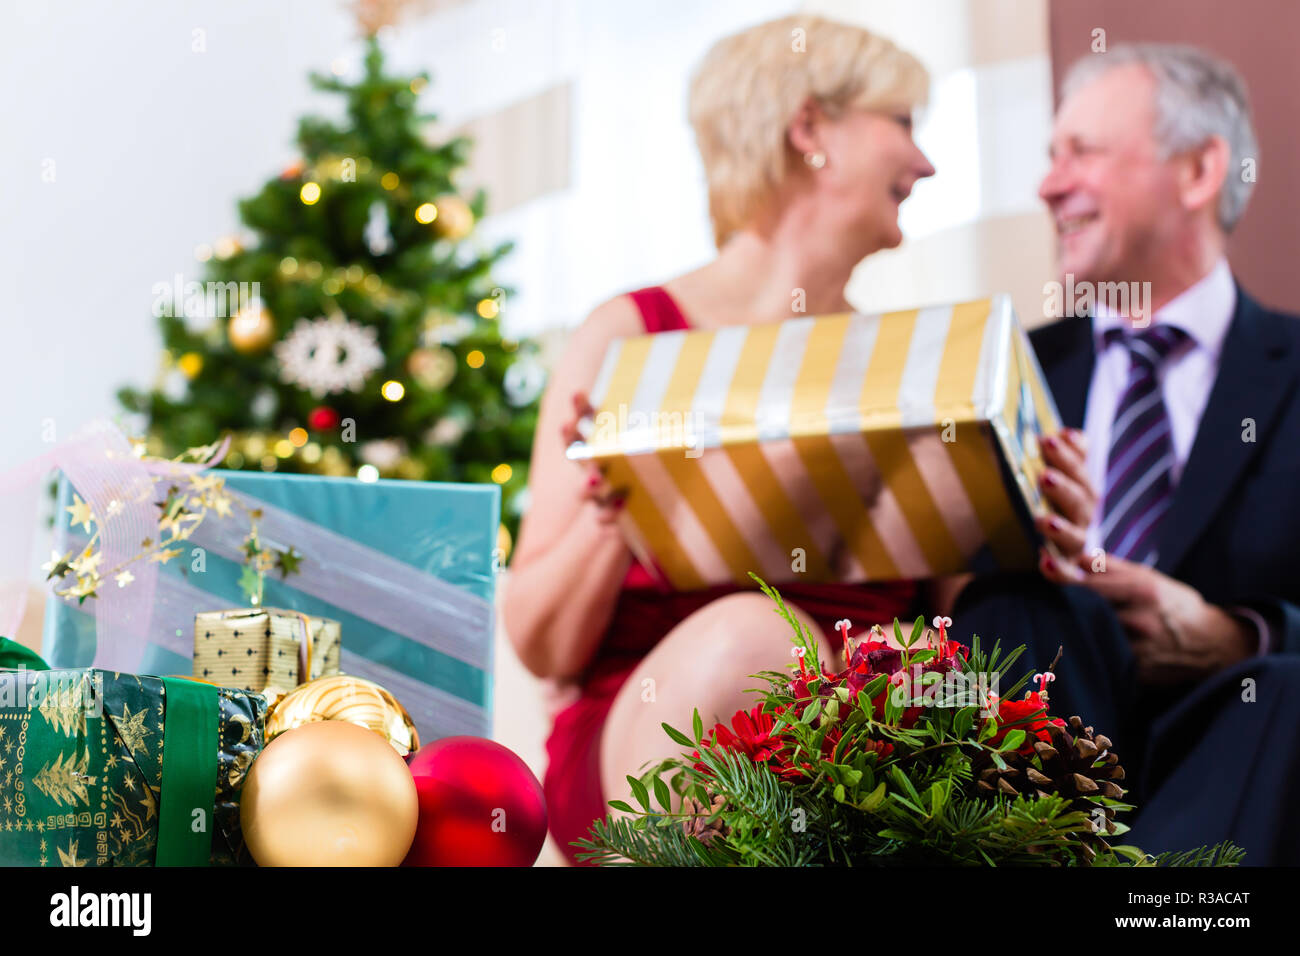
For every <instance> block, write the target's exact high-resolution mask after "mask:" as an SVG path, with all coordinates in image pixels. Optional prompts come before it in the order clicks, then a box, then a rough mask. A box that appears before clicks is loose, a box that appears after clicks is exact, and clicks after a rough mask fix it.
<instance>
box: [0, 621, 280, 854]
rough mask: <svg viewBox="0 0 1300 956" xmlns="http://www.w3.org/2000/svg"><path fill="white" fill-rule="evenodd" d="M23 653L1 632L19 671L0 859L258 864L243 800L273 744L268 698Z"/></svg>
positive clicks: (0, 769)
mask: <svg viewBox="0 0 1300 956" xmlns="http://www.w3.org/2000/svg"><path fill="white" fill-rule="evenodd" d="M14 648H15V645H13V644H12V643H10V642H8V641H5V640H4V639H3V638H0V666H4V665H5V664H6V663H7V664H10V665H13V666H17V667H18V669H15V670H4V671H0V864H2V865H6V866H151V865H159V866H169V865H170V866H201V865H205V864H209V863H210V864H213V865H231V864H247V863H251V862H252V861H251V858H250V857H249V856H248V853H247V851H246V850H245V848H244V844H243V837H242V835H241V833H240V829H239V802H238V800H239V790H240V787H241V786H242V784H243V781H244V777H245V775H246V774H247V772H248V768H249V767H250V766H251V765H252V763H253V758H254V757H256V756H257V754H258V752H259V751H260V750H261V748H262V746H263V742H264V721H265V715H266V703H265V701H264V700H263V699H262V698H261V697H258V696H256V695H253V694H249V693H246V692H244V691H241V690H234V689H230V688H224V687H216V686H215V685H211V684H206V683H203V682H200V681H195V680H190V679H187V678H163V677H146V676H137V675H134V674H121V673H114V672H111V671H102V670H95V669H79V670H41V669H34V665H33V664H32V663H31V662H29V661H27V660H20V659H19V658H18V657H17V655H16V653H14ZM38 660H39V659H38ZM40 666H43V665H40Z"/></svg>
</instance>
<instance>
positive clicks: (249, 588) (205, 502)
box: [41, 442, 302, 604]
mask: <svg viewBox="0 0 1300 956" xmlns="http://www.w3.org/2000/svg"><path fill="white" fill-rule="evenodd" d="M216 449H217V446H216V445H215V444H213V445H204V446H200V447H197V448H190V449H187V450H186V451H185V452H184V453H182V454H180V455H178V456H177V457H176V458H173V459H171V461H174V462H176V463H179V464H187V463H207V462H209V461H210V460H211V458H212V456H213V455H214V454H215V453H216ZM135 450H136V455H137V457H140V458H144V459H146V460H150V461H165V460H167V459H161V458H153V457H150V456H146V455H145V454H144V448H143V446H142V445H141V444H140V443H138V442H137V443H135ZM151 480H152V481H153V482H154V483H155V484H157V483H159V482H161V481H163V480H166V481H167V482H168V487H167V491H166V495H165V496H164V497H163V500H162V501H158V502H155V504H156V506H157V508H158V510H159V515H158V536H157V538H156V539H154V538H145V539H144V540H143V541H141V542H140V550H139V551H138V552H137V553H136V554H135V555H133V556H132V557H130V558H127V559H126V560H125V561H122V562H121V563H120V564H118V565H116V566H115V567H113V568H107V569H101V568H100V563H101V562H102V561H103V557H104V555H103V551H102V550H101V548H100V534H101V531H102V525H101V521H100V518H99V516H98V515H96V514H95V512H94V510H93V509H92V508H91V506H90V505H89V504H88V503H87V502H85V501H83V500H82V499H81V496H80V495H77V494H74V495H73V496H72V504H71V505H70V506H69V507H67V508H66V509H65V510H66V511H67V512H68V514H69V521H70V525H71V526H72V527H74V528H75V527H76V526H78V525H80V526H81V527H82V528H83V529H84V530H85V531H87V532H91V530H92V528H93V533H91V536H90V541H89V542H88V543H87V544H86V547H85V548H84V549H83V550H81V551H79V552H78V551H69V552H67V553H66V554H62V555H60V554H59V552H58V551H54V552H52V553H51V555H50V560H49V561H47V562H46V563H45V564H43V565H41V570H42V571H45V572H46V580H47V581H49V580H57V581H58V582H59V583H58V584H56V585H55V586H54V593H55V594H57V595H58V596H59V597H63V598H76V599H77V603H78V604H81V603H83V602H84V601H85V600H86V598H88V597H97V596H98V592H99V589H100V588H101V587H102V586H103V585H104V582H105V580H106V579H109V578H111V579H112V580H113V581H114V583H116V585H117V586H118V587H119V588H124V587H128V586H129V585H130V584H131V583H132V582H133V581H135V575H134V574H132V573H131V570H130V567H131V566H132V565H135V564H137V563H139V562H142V561H153V562H156V563H158V564H167V563H168V562H169V561H171V560H172V559H173V558H176V557H179V556H180V555H181V554H182V553H184V549H183V548H181V547H178V545H179V544H180V543H181V542H184V541H186V540H188V539H189V538H190V537H191V536H192V535H193V534H194V532H195V531H196V530H197V529H198V527H199V526H200V525H201V524H202V523H203V520H204V518H206V517H207V516H208V514H210V513H213V512H215V513H216V514H217V516H218V517H220V518H227V517H230V516H231V515H233V514H234V513H235V512H236V511H238V512H240V513H241V514H242V517H243V519H244V520H246V521H247V522H248V528H249V532H248V535H247V536H246V537H245V539H244V549H243V550H244V559H243V564H244V573H243V575H242V576H241V577H240V580H239V583H240V587H241V588H243V590H244V593H245V594H246V595H248V599H249V602H250V603H252V604H260V603H261V602H262V591H263V585H264V582H265V578H266V574H267V572H268V571H271V570H273V569H274V570H278V571H279V572H280V575H281V577H282V578H287V577H288V576H289V575H290V574H294V573H296V572H297V571H298V565H299V563H300V562H301V561H302V555H301V554H300V553H298V551H297V550H296V549H295V548H294V547H293V546H292V545H291V546H290V547H289V548H288V550H280V549H276V548H265V547H263V546H262V544H261V540H260V537H259V535H258V527H257V523H258V521H259V520H260V519H261V517H262V511H261V509H260V508H253V509H249V508H246V507H244V505H243V504H242V503H241V502H240V501H239V499H237V498H235V497H234V496H233V495H232V494H231V493H230V492H229V491H228V490H227V489H226V482H225V479H224V478H220V477H218V476H216V475H213V474H210V473H207V472H197V473H193V474H182V475H169V476H166V478H165V479H164V477H163V476H161V475H154V476H151ZM115 506H116V507H115ZM105 510H106V512H107V515H108V517H110V518H111V517H112V516H113V515H115V514H117V513H118V512H120V511H121V510H122V503H121V502H120V501H118V500H116V499H114V500H113V501H110V502H109V503H108V505H106V506H105ZM69 576H71V578H72V580H71V581H68V580H67V579H68V578H69Z"/></svg>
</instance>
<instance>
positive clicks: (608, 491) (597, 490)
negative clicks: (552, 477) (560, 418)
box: [560, 392, 627, 524]
mask: <svg viewBox="0 0 1300 956" xmlns="http://www.w3.org/2000/svg"><path fill="white" fill-rule="evenodd" d="M595 414H596V410H595V409H594V408H592V407H591V402H590V401H589V400H588V398H587V394H586V393H585V392H574V393H573V414H572V416H570V418H569V419H568V420H567V421H566V422H565V423H564V424H563V425H561V426H560V440H561V441H563V442H564V445H565V447H566V448H567V447H568V446H569V445H572V444H573V443H574V442H575V441H581V440H583V439H584V438H585V437H586V436H587V435H588V434H589V433H590V422H591V419H593V418H594V417H595ZM581 464H582V466H583V469H584V470H585V471H586V473H587V478H586V483H585V486H584V488H583V491H582V497H583V499H584V500H585V501H590V502H591V503H592V504H593V505H595V506H596V509H597V514H598V517H599V520H600V522H601V524H610V523H611V522H613V521H615V520H617V519H618V515H619V512H620V511H622V509H623V504H624V502H625V501H626V499H627V490H626V489H622V488H617V489H616V488H614V487H613V486H611V485H610V484H609V482H608V481H606V480H605V475H604V472H603V471H602V470H601V467H600V465H598V464H597V463H596V462H594V461H591V460H590V459H586V460H584V461H582V462H581Z"/></svg>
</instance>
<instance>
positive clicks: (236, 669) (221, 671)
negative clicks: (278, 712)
mask: <svg viewBox="0 0 1300 956" xmlns="http://www.w3.org/2000/svg"><path fill="white" fill-rule="evenodd" d="M340 652H341V647H340V644H339V622H338V621H331V620H330V619H329V618H323V617H311V616H309V615H306V614H302V613H300V612H298V611H286V610H284V609H282V608H273V607H255V608H237V609H235V610H229V611H201V612H199V613H198V614H196V615H195V616H194V665H193V667H194V669H193V674H194V676H195V677H201V678H203V679H204V680H210V681H212V682H213V683H219V684H222V685H224V686H226V687H240V688H243V689H244V690H262V689H264V688H267V687H277V688H280V689H281V690H292V689H293V688H295V687H297V686H298V685H299V684H303V683H306V682H307V681H309V680H313V679H314V678H317V677H325V676H327V675H330V674H337V673H338V672H339V654H340Z"/></svg>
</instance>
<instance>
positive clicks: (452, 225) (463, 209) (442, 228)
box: [433, 195, 474, 240]
mask: <svg viewBox="0 0 1300 956" xmlns="http://www.w3.org/2000/svg"><path fill="white" fill-rule="evenodd" d="M433 207H434V209H436V210H437V211H438V214H437V215H436V216H435V217H434V219H433V228H434V229H436V230H437V232H438V235H440V236H442V237H443V238H444V239H451V240H458V239H464V238H465V237H466V236H468V235H469V234H470V230H472V229H473V228H474V213H473V212H472V211H471V210H470V208H469V203H467V202H465V200H463V199H461V198H460V197H459V196H454V195H446V196H439V197H438V198H437V199H436V200H434V203H433Z"/></svg>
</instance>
